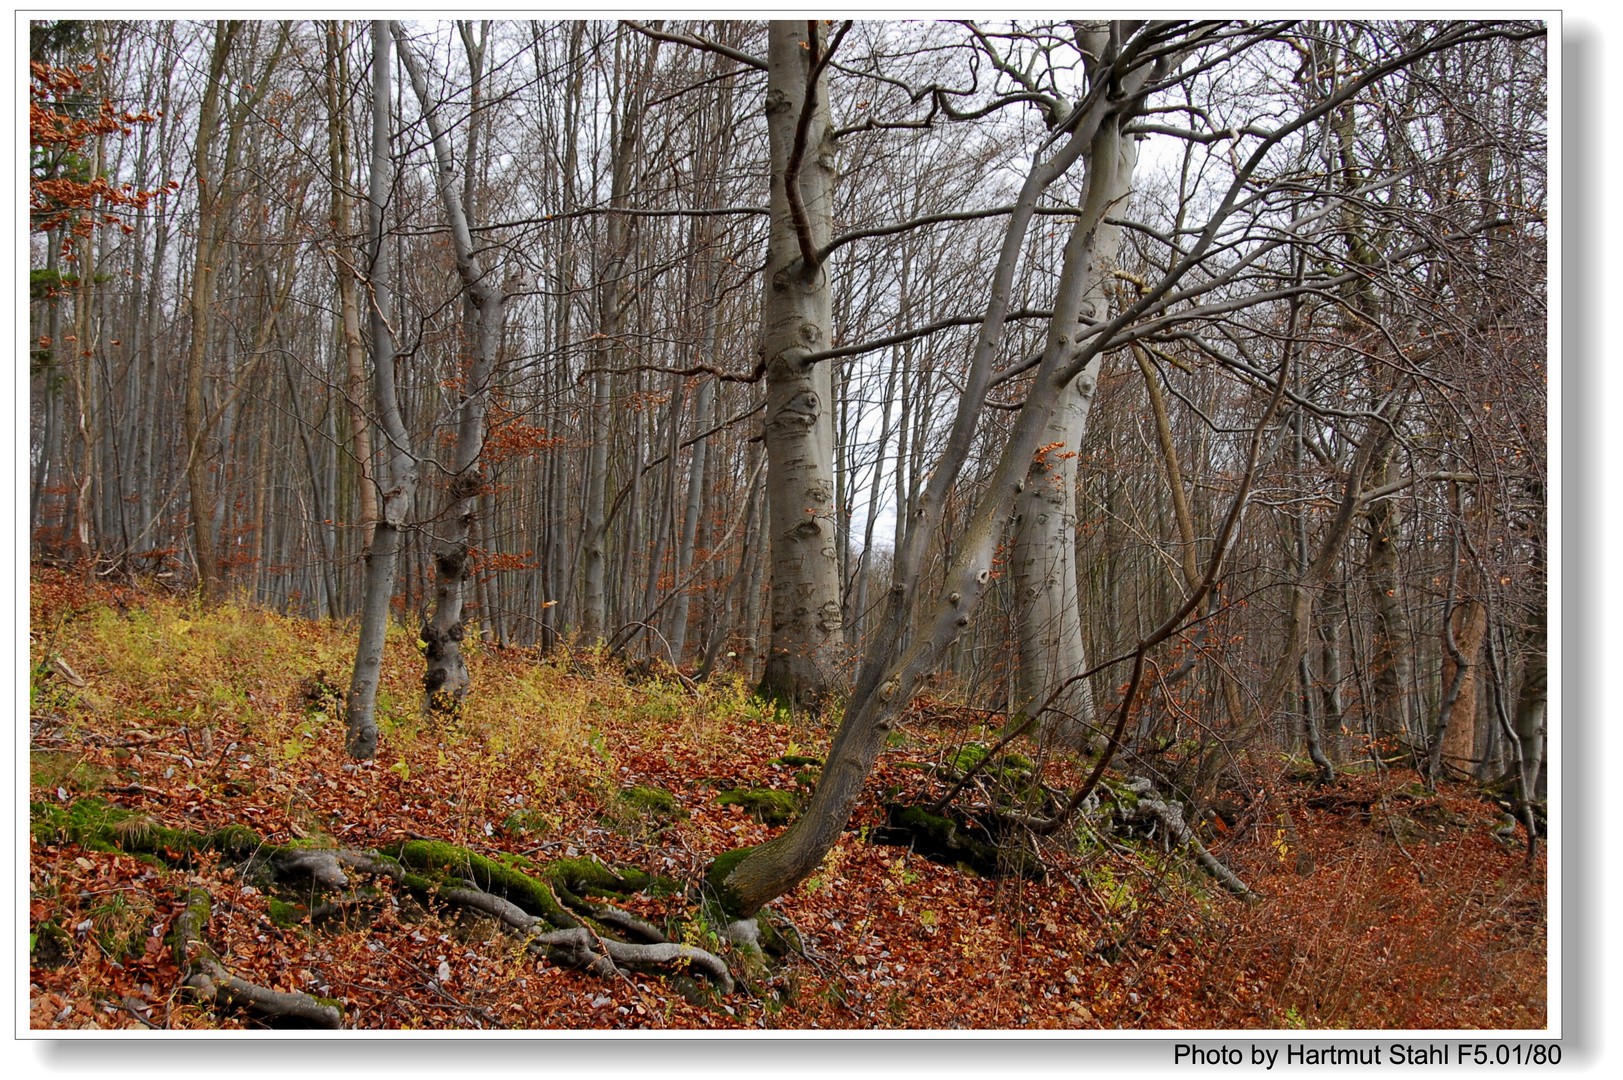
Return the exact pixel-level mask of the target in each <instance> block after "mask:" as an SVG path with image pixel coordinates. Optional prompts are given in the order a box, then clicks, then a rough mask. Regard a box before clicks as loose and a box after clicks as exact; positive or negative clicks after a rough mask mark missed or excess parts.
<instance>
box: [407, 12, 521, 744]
mask: <svg viewBox="0 0 1623 1080" xmlns="http://www.w3.org/2000/svg"><path fill="white" fill-rule="evenodd" d="M393 29H394V35H395V40H396V43H397V44H398V46H399V49H400V62H401V64H402V65H403V66H404V67H405V69H406V73H407V74H408V75H409V76H410V78H411V84H412V89H413V90H414V91H415V93H416V95H417V101H418V104H419V105H420V106H421V107H422V111H423V119H424V120H426V121H427V123H428V130H429V134H430V136H431V138H432V139H433V144H434V158H435V163H436V165H437V168H436V170H435V174H434V175H435V180H436V181H437V183H438V187H439V194H440V201H441V203H442V204H443V205H444V208H445V216H446V218H447V219H448V220H449V222H450V225H451V247H452V249H453V251H454V252H455V253H456V266H457V273H458V274H459V275H460V276H461V278H462V287H463V290H464V292H465V293H466V295H467V297H468V299H469V300H470V302H471V304H470V306H471V307H472V308H473V313H474V332H473V339H474V340H473V355H472V357H471V359H470V362H469V364H468V367H467V371H466V372H465V373H464V378H463V382H462V388H461V400H460V401H459V402H458V404H457V429H456V450H455V454H454V456H453V459H452V466H451V493H450V498H451V505H450V507H449V513H448V515H447V518H448V520H447V523H446V525H445V531H444V533H443V534H442V535H440V536H439V537H438V544H437V545H436V547H435V550H434V574H435V581H434V607H433V614H432V615H430V617H429V618H428V620H427V621H426V622H425V623H424V624H423V628H422V634H421V636H422V639H423V641H424V643H425V644H426V645H427V650H426V658H427V662H428V666H427V669H426V670H425V671H424V674H423V710H424V712H425V713H437V714H442V715H454V714H455V713H456V712H458V711H459V710H460V709H461V708H462V702H463V700H464V699H465V698H466V697H467V694H468V665H467V663H466V661H465V660H464V659H463V657H462V638H463V636H464V633H465V627H464V625H463V620H462V606H463V603H464V602H465V597H464V592H465V591H466V588H467V582H468V577H469V574H470V572H471V568H470V563H469V559H468V544H469V540H468V538H469V534H470V531H471V528H472V524H473V517H474V514H476V513H478V510H479V496H480V495H481V494H482V493H483V492H484V490H485V486H486V485H485V472H484V465H483V455H484V448H485V412H486V410H487V408H488V406H489V401H490V384H491V380H492V378H493V377H494V375H495V369H496V360H497V358H498V356H499V355H500V352H501V342H502V320H503V316H504V308H505V306H506V300H507V297H506V295H505V292H504V290H503V287H502V286H501V285H500V284H499V283H498V282H496V281H495V280H493V278H494V274H493V273H491V272H488V271H487V270H486V269H485V267H484V266H483V265H481V262H480V258H479V256H478V255H477V254H476V253H475V251H474V247H473V234H472V233H471V232H470V231H469V227H468V218H467V214H466V212H465V210H464V207H463V204H462V194H461V191H460V190H459V188H458V186H457V183H456V167H455V165H454V164H453V163H452V159H451V141H450V139H449V138H448V137H447V135H446V133H445V131H444V129H443V127H442V125H441V123H440V120H439V111H438V107H437V105H436V103H435V102H433V101H432V100H431V99H430V97H429V93H428V81H427V80H426V79H425V78H424V76H423V71H422V68H421V67H420V66H419V65H418V63H417V59H416V57H415V56H413V55H412V51H411V45H410V42H409V41H408V39H407V38H406V35H405V32H404V31H403V30H402V29H401V28H400V26H399V24H394V27H393ZM467 167H468V168H470V169H471V168H473V167H474V166H473V162H471V161H470V162H469V163H468V166H467Z"/></svg>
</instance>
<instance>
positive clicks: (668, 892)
mask: <svg viewBox="0 0 1623 1080" xmlns="http://www.w3.org/2000/svg"><path fill="white" fill-rule="evenodd" d="M686 891H687V886H686V885H684V884H683V883H682V882H680V881H678V880H677V879H676V878H673V877H666V876H665V875H664V874H660V875H657V876H655V877H652V878H651V879H650V880H649V882H648V884H647V885H645V886H643V887H642V889H641V892H642V893H644V894H645V895H647V896H651V897H654V898H656V899H658V898H660V897H665V896H678V895H680V894H682V893H683V892H686Z"/></svg>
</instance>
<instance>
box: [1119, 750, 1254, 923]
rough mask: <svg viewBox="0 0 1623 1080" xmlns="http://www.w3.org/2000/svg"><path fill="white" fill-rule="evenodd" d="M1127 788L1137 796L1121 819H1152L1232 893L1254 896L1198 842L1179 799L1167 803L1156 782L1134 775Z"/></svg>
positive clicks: (1198, 839)
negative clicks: (1156, 787)
mask: <svg viewBox="0 0 1623 1080" xmlns="http://www.w3.org/2000/svg"><path fill="white" fill-rule="evenodd" d="M1127 790H1128V791H1130V792H1132V793H1133V794H1134V795H1137V796H1138V801H1137V802H1136V803H1134V804H1133V805H1131V806H1127V807H1124V808H1123V810H1122V820H1124V821H1152V822H1156V823H1159V824H1160V826H1161V828H1162V829H1164V830H1165V831H1166V835H1167V838H1168V839H1169V840H1170V841H1171V842H1172V843H1173V844H1175V845H1177V846H1179V847H1185V848H1188V850H1189V853H1190V854H1191V855H1192V856H1193V857H1194V860H1195V862H1196V863H1198V864H1199V866H1200V868H1201V869H1202V870H1204V871H1206V872H1207V873H1208V874H1210V875H1211V876H1212V877H1214V878H1216V879H1217V881H1218V883H1219V884H1220V885H1222V886H1223V887H1224V888H1225V889H1227V890H1228V891H1229V892H1231V893H1233V894H1234V895H1235V896H1238V897H1241V898H1243V899H1246V900H1255V899H1257V894H1256V893H1254V892H1252V891H1251V889H1250V888H1249V887H1248V886H1247V885H1246V883H1245V882H1243V881H1241V880H1240V878H1239V876H1238V875H1236V874H1235V873H1234V871H1233V870H1230V869H1229V868H1228V867H1226V866H1224V865H1223V864H1222V863H1221V862H1219V861H1218V860H1217V857H1216V856H1214V855H1213V854H1212V853H1211V852H1209V851H1207V850H1206V845H1205V844H1203V843H1201V842H1200V837H1198V836H1196V835H1195V832H1194V830H1193V829H1191V828H1190V827H1189V824H1188V823H1187V822H1186V821H1184V819H1183V807H1182V806H1181V805H1179V804H1178V803H1169V802H1167V801H1166V800H1164V799H1161V798H1159V797H1158V795H1157V792H1156V790H1155V785H1154V784H1153V783H1152V782H1150V781H1149V780H1146V779H1144V778H1142V777H1137V778H1135V779H1134V780H1133V781H1132V782H1131V783H1129V784H1128V785H1127Z"/></svg>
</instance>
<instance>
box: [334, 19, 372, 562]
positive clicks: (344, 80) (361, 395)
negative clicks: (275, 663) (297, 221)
mask: <svg viewBox="0 0 1623 1080" xmlns="http://www.w3.org/2000/svg"><path fill="white" fill-rule="evenodd" d="M339 27H340V24H339V23H337V22H330V23H328V24H327V33H326V39H325V40H326V43H327V160H328V166H329V168H330V169H331V170H332V206H331V211H332V227H333V246H334V247H335V248H336V249H337V253H338V259H337V263H338V309H339V313H340V319H341V320H342V322H341V325H342V327H343V335H344V369H345V373H346V375H347V379H348V381H347V383H346V387H347V392H346V393H345V400H346V403H347V404H348V406H349V436H350V452H351V454H352V455H353V456H354V459H355V472H356V476H357V478H358V481H359V482H358V483H357V484H356V485H355V486H356V491H357V493H358V499H359V504H360V505H359V507H358V508H357V518H358V520H357V521H356V524H357V525H359V526H360V529H361V550H362V551H365V550H366V549H367V548H370V547H371V546H372V532H373V530H374V528H376V522H377V517H378V494H377V487H376V486H375V484H374V482H373V479H372V428H371V423H370V421H369V420H368V419H367V415H366V345H365V342H363V341H362V340H361V313H360V304H359V302H358V300H357V297H356V279H355V267H354V263H353V260H352V249H351V248H350V246H349V240H348V237H349V219H350V212H349V210H350V207H349V181H350V164H349V153H350V151H349V146H350V132H349V112H348V110H347V109H345V108H344V99H343V92H344V88H346V87H347V86H348V85H349V53H348V51H347V50H341V49H339V48H338V37H339ZM334 509H335V510H337V507H334Z"/></svg>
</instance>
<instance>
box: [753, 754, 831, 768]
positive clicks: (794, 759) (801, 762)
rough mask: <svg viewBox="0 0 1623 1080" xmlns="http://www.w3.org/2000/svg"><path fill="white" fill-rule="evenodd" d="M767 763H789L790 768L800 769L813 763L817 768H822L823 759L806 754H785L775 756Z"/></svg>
mask: <svg viewBox="0 0 1623 1080" xmlns="http://www.w3.org/2000/svg"><path fill="white" fill-rule="evenodd" d="M767 764H768V765H787V766H789V767H790V768H794V769H800V768H804V767H806V766H807V765H812V766H815V767H816V768H819V769H820V768H822V767H823V759H822V758H815V757H806V756H804V755H802V754H784V755H783V756H782V757H775V758H773V759H772V760H771V761H769V762H767Z"/></svg>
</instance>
